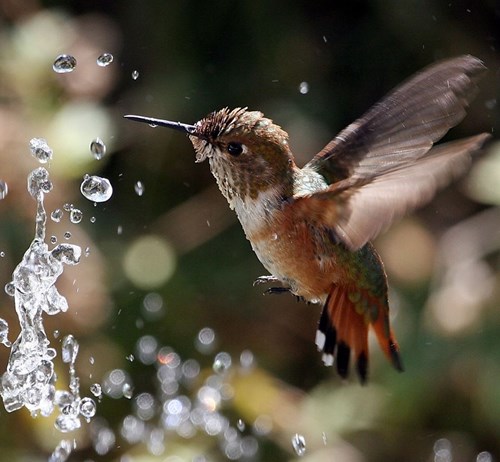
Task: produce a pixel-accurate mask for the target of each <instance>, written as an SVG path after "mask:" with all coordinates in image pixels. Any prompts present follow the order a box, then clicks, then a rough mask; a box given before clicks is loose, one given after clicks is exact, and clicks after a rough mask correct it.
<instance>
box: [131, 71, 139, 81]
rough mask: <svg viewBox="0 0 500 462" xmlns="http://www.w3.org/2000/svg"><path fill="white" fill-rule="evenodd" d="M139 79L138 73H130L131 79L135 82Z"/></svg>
mask: <svg viewBox="0 0 500 462" xmlns="http://www.w3.org/2000/svg"><path fill="white" fill-rule="evenodd" d="M138 78H139V71H133V72H132V79H133V80H137V79H138Z"/></svg>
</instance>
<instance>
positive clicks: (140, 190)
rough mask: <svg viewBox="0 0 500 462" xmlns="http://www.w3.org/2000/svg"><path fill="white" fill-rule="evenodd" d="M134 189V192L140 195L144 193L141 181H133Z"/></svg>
mask: <svg viewBox="0 0 500 462" xmlns="http://www.w3.org/2000/svg"><path fill="white" fill-rule="evenodd" d="M134 189H135V193H136V194H137V195H138V196H142V195H143V194H144V184H143V183H142V181H138V182H137V183H135V185H134Z"/></svg>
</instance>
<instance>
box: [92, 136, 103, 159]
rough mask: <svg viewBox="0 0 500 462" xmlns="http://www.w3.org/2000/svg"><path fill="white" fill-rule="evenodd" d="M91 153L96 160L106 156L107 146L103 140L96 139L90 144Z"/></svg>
mask: <svg viewBox="0 0 500 462" xmlns="http://www.w3.org/2000/svg"><path fill="white" fill-rule="evenodd" d="M90 152H91V153H92V155H93V156H94V159H96V160H101V159H102V158H103V157H104V156H105V155H106V145H105V144H104V141H103V140H101V138H96V139H95V140H92V142H91V143H90Z"/></svg>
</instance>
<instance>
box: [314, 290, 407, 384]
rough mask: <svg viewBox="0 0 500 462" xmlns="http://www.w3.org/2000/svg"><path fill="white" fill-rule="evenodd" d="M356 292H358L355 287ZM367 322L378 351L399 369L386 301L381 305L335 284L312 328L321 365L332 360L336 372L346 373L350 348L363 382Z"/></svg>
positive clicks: (366, 349) (365, 295) (365, 370)
mask: <svg viewBox="0 0 500 462" xmlns="http://www.w3.org/2000/svg"><path fill="white" fill-rule="evenodd" d="M356 293H357V294H360V291H359V289H357V290H356ZM356 299H357V300H356ZM370 324H371V325H372V326H373V329H374V330H375V334H376V336H377V340H378V343H379V345H380V347H381V349H382V351H383V352H384V353H385V355H386V356H387V358H388V359H389V361H391V363H392V364H393V366H394V367H395V368H396V369H397V370H399V371H402V370H403V366H402V363H401V358H400V356H399V347H398V344H397V342H396V339H395V338H394V334H393V333H392V331H391V329H390V326H389V316H388V307H387V304H385V306H382V303H381V301H380V300H377V299H376V298H374V297H373V296H370V294H368V293H366V292H364V291H361V295H360V296H358V297H353V296H352V294H351V293H350V291H349V290H348V288H347V287H338V286H333V287H332V290H331V291H330V294H329V295H328V298H327V300H326V303H325V306H324V307H323V312H322V314H321V318H320V321H319V325H318V330H317V332H316V345H317V346H318V349H319V350H320V351H322V352H323V362H324V363H325V365H327V366H332V365H333V364H334V362H335V364H336V367H337V371H338V373H339V375H340V376H341V377H347V374H348V372H349V359H350V355H351V350H352V351H353V354H354V357H355V361H356V370H357V373H358V375H359V378H360V380H361V382H362V383H364V382H366V378H367V375H368V327H369V325H370ZM334 358H335V361H334Z"/></svg>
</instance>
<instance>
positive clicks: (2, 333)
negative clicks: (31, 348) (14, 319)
mask: <svg viewBox="0 0 500 462" xmlns="http://www.w3.org/2000/svg"><path fill="white" fill-rule="evenodd" d="M8 335H9V325H8V324H7V321H6V320H5V319H3V318H0V343H2V344H4V345H5V346H7V347H10V346H11V343H10V342H9V339H8V338H7V337H8Z"/></svg>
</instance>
